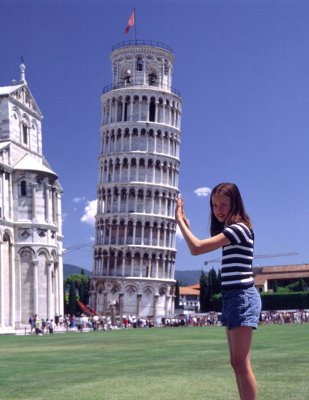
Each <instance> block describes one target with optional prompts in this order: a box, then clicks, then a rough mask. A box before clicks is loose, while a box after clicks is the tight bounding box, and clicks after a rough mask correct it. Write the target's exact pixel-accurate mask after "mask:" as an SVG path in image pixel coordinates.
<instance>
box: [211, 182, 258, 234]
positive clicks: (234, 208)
mask: <svg viewBox="0 0 309 400" xmlns="http://www.w3.org/2000/svg"><path fill="white" fill-rule="evenodd" d="M214 194H223V195H224V196H227V197H228V198H229V199H230V200H231V211H230V214H229V215H228V217H227V219H226V221H225V223H221V222H220V221H218V220H217V218H216V217H215V214H214V212H213V206H212V196H213V195H214ZM210 209H211V216H210V234H211V236H214V235H217V234H218V233H220V232H222V230H223V228H224V226H225V225H232V224H235V223H238V222H243V223H244V224H245V225H247V227H248V228H249V229H252V225H251V222H250V218H249V216H248V214H247V213H246V210H245V207H244V203H243V201H242V198H241V194H240V191H239V189H238V187H237V185H235V183H229V182H227V183H219V185H217V186H215V187H214V188H213V189H212V192H211V195H210Z"/></svg>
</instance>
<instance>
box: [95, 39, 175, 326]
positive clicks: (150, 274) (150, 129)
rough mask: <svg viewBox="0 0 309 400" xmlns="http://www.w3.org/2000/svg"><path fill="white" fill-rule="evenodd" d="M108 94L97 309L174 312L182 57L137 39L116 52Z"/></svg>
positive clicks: (158, 313) (157, 317)
mask: <svg viewBox="0 0 309 400" xmlns="http://www.w3.org/2000/svg"><path fill="white" fill-rule="evenodd" d="M111 61H112V71H113V83H112V85H110V86H108V87H106V88H104V90H103V95H102V126H101V141H100V142H101V150H100V154H99V183H98V187H97V196H98V197H97V198H98V209H97V215H96V239H95V246H94V266H93V274H92V281H91V293H90V294H91V305H92V307H94V308H95V309H96V310H97V312H98V313H103V314H105V315H106V314H108V313H109V312H111V311H112V310H115V311H116V314H117V315H118V316H119V317H120V318H122V316H123V315H134V316H135V317H136V318H139V317H143V318H147V317H152V318H153V319H154V320H155V322H158V321H159V320H160V319H161V318H162V317H163V316H167V315H170V314H173V312H174V289H175V279H174V274H175V256H176V248H175V233H176V223H175V220H174V213H175V206H176V198H177V195H178V176H179V146H180V122H181V106H182V100H181V98H180V96H179V93H178V92H177V91H176V90H175V89H173V88H172V70H173V62H174V54H173V52H172V50H171V49H170V48H169V47H168V46H166V45H164V44H161V43H156V42H146V41H132V42H123V43H120V44H118V45H116V46H115V47H114V48H113V49H112V53H111Z"/></svg>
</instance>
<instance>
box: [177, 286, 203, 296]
mask: <svg viewBox="0 0 309 400" xmlns="http://www.w3.org/2000/svg"><path fill="white" fill-rule="evenodd" d="M179 294H180V295H181V296H184V295H191V296H199V295H200V285H199V284H195V285H191V286H180V288H179Z"/></svg>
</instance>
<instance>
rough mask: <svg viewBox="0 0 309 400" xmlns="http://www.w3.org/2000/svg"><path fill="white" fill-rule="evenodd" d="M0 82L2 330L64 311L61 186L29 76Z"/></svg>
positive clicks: (0, 310)
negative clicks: (45, 147)
mask: <svg viewBox="0 0 309 400" xmlns="http://www.w3.org/2000/svg"><path fill="white" fill-rule="evenodd" d="M20 68H21V80H20V82H19V83H17V82H15V81H13V82H12V84H11V86H5V87H0V333H1V332H2V333H3V332H10V331H14V330H15V329H19V328H21V327H23V326H24V325H25V324H28V320H29V316H30V315H32V314H37V315H38V316H39V317H40V318H45V319H46V318H53V317H54V315H55V313H58V314H63V262H62V231H61V225H62V222H61V193H62V188H61V186H60V184H59V182H58V180H57V175H56V174H55V172H53V171H52V170H51V168H50V166H49V165H48V163H47V161H46V160H45V158H44V156H43V154H42V131H41V120H42V118H43V116H42V114H41V112H40V110H39V108H38V106H37V104H36V102H35V99H34V98H33V96H32V94H31V92H30V90H29V87H28V85H27V82H26V80H25V65H24V64H21V66H20Z"/></svg>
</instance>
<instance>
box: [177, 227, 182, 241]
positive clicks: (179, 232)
mask: <svg viewBox="0 0 309 400" xmlns="http://www.w3.org/2000/svg"><path fill="white" fill-rule="evenodd" d="M176 238H177V239H181V240H183V236H182V233H181V230H180V228H179V226H178V225H177V226H176Z"/></svg>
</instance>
